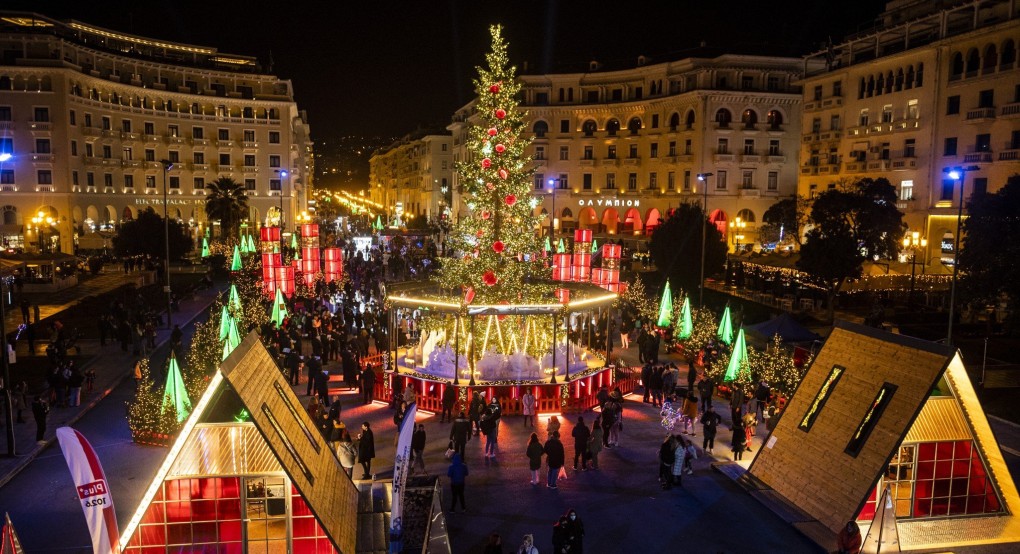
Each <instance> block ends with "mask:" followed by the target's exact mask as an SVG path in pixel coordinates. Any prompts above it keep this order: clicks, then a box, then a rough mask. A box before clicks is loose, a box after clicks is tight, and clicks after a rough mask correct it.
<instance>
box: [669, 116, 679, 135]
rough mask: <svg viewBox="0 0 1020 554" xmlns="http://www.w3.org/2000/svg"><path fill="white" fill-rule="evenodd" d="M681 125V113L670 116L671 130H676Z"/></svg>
mask: <svg viewBox="0 0 1020 554" xmlns="http://www.w3.org/2000/svg"><path fill="white" fill-rule="evenodd" d="M679 127H680V114H678V113H675V112H674V113H673V115H671V116H669V130H670V131H676V130H677V129H678V128H679Z"/></svg>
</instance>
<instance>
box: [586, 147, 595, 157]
mask: <svg viewBox="0 0 1020 554" xmlns="http://www.w3.org/2000/svg"><path fill="white" fill-rule="evenodd" d="M584 159H585V160H592V159H595V147H594V146H585V147H584Z"/></svg>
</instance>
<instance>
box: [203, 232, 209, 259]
mask: <svg viewBox="0 0 1020 554" xmlns="http://www.w3.org/2000/svg"><path fill="white" fill-rule="evenodd" d="M202 257H203V258H208V257H209V239H207V238H205V237H202Z"/></svg>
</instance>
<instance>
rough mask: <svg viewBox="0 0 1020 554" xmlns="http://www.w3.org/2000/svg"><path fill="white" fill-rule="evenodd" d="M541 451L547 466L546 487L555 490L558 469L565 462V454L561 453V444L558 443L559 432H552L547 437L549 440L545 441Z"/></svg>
mask: <svg viewBox="0 0 1020 554" xmlns="http://www.w3.org/2000/svg"><path fill="white" fill-rule="evenodd" d="M542 451H543V452H545V463H546V465H548V466H549V478H548V482H547V484H546V486H548V487H549V488H550V489H556V480H557V479H558V478H559V474H560V468H561V467H563V464H564V463H565V462H566V458H567V456H566V453H565V452H564V451H563V443H562V442H560V433H559V431H554V432H553V433H552V434H550V436H549V440H547V441H545V446H543V447H542Z"/></svg>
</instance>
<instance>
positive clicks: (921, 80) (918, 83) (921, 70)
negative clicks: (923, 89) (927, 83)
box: [914, 63, 924, 86]
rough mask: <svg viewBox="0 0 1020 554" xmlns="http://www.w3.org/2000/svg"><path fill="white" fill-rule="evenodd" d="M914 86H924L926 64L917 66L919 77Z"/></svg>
mask: <svg viewBox="0 0 1020 554" xmlns="http://www.w3.org/2000/svg"><path fill="white" fill-rule="evenodd" d="M914 84H915V85H916V86H921V85H923V84H924V64H923V63H919V64H917V77H916V81H915V82H914Z"/></svg>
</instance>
